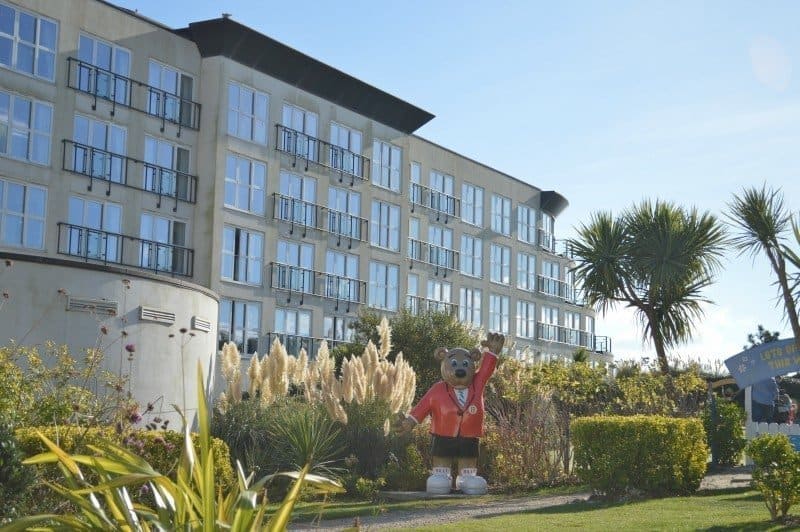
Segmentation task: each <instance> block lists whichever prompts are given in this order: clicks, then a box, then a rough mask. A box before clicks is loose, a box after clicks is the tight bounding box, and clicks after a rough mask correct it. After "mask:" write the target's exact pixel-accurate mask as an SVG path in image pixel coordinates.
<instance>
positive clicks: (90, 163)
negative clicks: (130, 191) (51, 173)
mask: <svg viewBox="0 0 800 532" xmlns="http://www.w3.org/2000/svg"><path fill="white" fill-rule="evenodd" d="M61 142H62V144H63V145H64V150H63V153H62V156H61V169H62V170H64V171H67V172H71V173H73V174H79V175H84V176H86V177H88V178H89V185H88V186H87V187H86V188H87V190H92V188H93V187H94V184H95V180H100V181H104V182H105V183H106V196H109V195H111V186H112V184H118V185H123V186H126V187H131V188H136V189H139V190H144V191H146V192H152V193H153V194H156V195H157V196H158V202H157V203H156V207H158V208H161V199H162V198H164V197H167V198H172V199H174V200H175V204H174V206H173V208H172V211H173V212H175V211H177V210H178V201H185V202H187V203H195V201H196V195H197V176H194V175H192V174H187V173H186V172H180V171H178V170H173V169H171V168H165V167H163V166H158V165H156V164H151V163H147V162H144V161H141V160H139V159H134V158H133V157H128V156H127V155H120V154H118V153H113V152H110V151H107V150H101V149H100V148H94V147H92V146H87V145H86V144H81V143H79V142H74V141H71V140H67V139H64V140H62V141H61ZM129 176H131V179H130V180H129V179H128V177H129ZM135 182H138V183H140V184H141V185H135V184H133V183H135Z"/></svg>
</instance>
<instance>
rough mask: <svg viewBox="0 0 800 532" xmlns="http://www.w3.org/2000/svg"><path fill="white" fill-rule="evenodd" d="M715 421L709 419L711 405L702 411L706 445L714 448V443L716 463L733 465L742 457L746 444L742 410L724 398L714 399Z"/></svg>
mask: <svg viewBox="0 0 800 532" xmlns="http://www.w3.org/2000/svg"><path fill="white" fill-rule="evenodd" d="M716 409H717V421H716V423H713V421H712V419H711V405H706V408H705V410H704V411H703V428H705V430H706V436H707V437H708V446H709V447H710V448H711V449H714V446H713V445H712V442H713V443H714V444H716V457H715V458H716V464H715V465H720V466H734V465H736V464H738V463H739V461H741V459H742V452H743V451H744V447H745V445H746V444H747V438H745V436H744V416H745V414H744V410H742V409H741V407H739V405H737V404H736V403H733V402H731V401H726V400H717V401H716Z"/></svg>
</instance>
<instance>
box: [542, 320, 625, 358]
mask: <svg viewBox="0 0 800 532" xmlns="http://www.w3.org/2000/svg"><path fill="white" fill-rule="evenodd" d="M536 331H537V333H536V338H537V339H538V340H544V341H545V342H555V343H558V344H566V345H569V346H573V347H584V348H586V349H588V350H589V351H592V352H595V353H610V352H611V338H609V337H608V336H595V335H594V334H593V333H590V332H587V331H581V330H578V329H570V328H568V327H563V326H561V325H551V324H548V323H541V322H538V323H537V324H536Z"/></svg>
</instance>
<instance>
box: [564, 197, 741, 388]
mask: <svg viewBox="0 0 800 532" xmlns="http://www.w3.org/2000/svg"><path fill="white" fill-rule="evenodd" d="M725 241H726V236H725V230H724V227H723V225H722V224H721V223H720V222H719V221H718V220H717V218H716V217H714V216H713V215H711V214H709V213H702V214H701V213H699V212H698V211H697V210H696V209H694V208H693V209H690V210H686V209H684V208H682V207H679V206H677V205H675V204H672V203H668V202H662V201H656V202H655V203H652V202H650V201H647V200H646V201H644V202H642V203H641V204H639V205H634V206H632V207H631V208H629V209H627V210H625V211H624V212H623V213H622V214H620V215H619V216H617V217H616V218H614V217H612V215H611V213H608V212H599V213H595V214H593V215H592V217H591V219H590V221H589V223H588V224H583V225H581V227H580V228H579V231H578V238H576V239H572V240H571V241H570V245H571V247H572V250H573V253H574V258H575V262H576V265H575V269H574V271H575V275H576V278H577V279H578V281H579V282H580V283H581V284H582V286H583V290H584V293H585V297H586V300H587V302H588V303H589V304H590V305H592V306H594V307H595V308H597V309H598V310H600V311H602V312H605V311H606V310H608V309H610V308H613V307H615V306H616V305H618V304H620V305H623V306H624V307H627V308H632V309H634V311H635V313H636V317H637V318H638V320H639V322H640V324H641V326H642V336H643V340H644V341H645V342H652V345H653V347H654V348H655V351H656V355H657V356H658V364H659V369H660V370H661V372H662V373H664V374H666V373H668V372H669V363H668V361H667V354H666V353H667V349H669V348H672V347H674V346H676V345H678V344H680V343H682V342H686V341H688V340H690V339H691V337H692V329H693V328H694V325H695V321H696V320H697V319H699V318H700V317H702V315H703V309H702V307H701V304H702V303H705V302H710V301H708V300H707V299H705V298H704V297H703V296H702V292H703V289H705V288H706V287H707V286H709V285H710V284H711V283H712V282H713V280H714V275H715V273H716V271H717V270H718V268H719V266H720V259H721V257H722V254H723V249H724V246H725Z"/></svg>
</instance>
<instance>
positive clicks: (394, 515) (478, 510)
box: [290, 467, 750, 531]
mask: <svg viewBox="0 0 800 532" xmlns="http://www.w3.org/2000/svg"><path fill="white" fill-rule="evenodd" d="M749 484H750V469H749V468H745V467H737V468H732V469H727V470H723V471H718V472H712V473H709V474H708V475H706V477H705V478H704V479H703V481H702V482H701V483H700V490H701V491H718V490H726V489H731V488H744V487H747V486H749ZM590 495H591V494H590V493H588V492H584V493H575V494H572V495H551V496H541V497H537V496H524V497H508V498H504V499H502V500H495V501H489V502H487V503H486V504H483V505H481V506H476V505H474V504H472V503H470V502H465V503H464V504H452V505H448V506H446V507H443V508H432V509H408V510H393V511H391V512H386V513H382V514H379V515H374V516H367V517H360V518H358V524H359V526H360V530H383V529H391V528H414V527H422V526H427V527H430V526H436V525H437V524H444V523H452V522H453V521H456V520H465V519H470V518H472V517H477V516H481V517H492V516H496V515H502V514H508V513H515V512H524V511H530V510H536V509H539V508H547V507H549V506H560V505H563V504H570V503H573V502H579V501H585V500H587V499H589V496H590ZM355 522H356V520H355V519H354V518H352V517H348V518H346V519H331V520H326V521H322V522H321V523H297V524H295V525H294V526H292V527H290V530H297V531H301V530H304V531H320V530H325V531H334V530H336V531H339V530H346V529H352V528H353V526H354V524H355Z"/></svg>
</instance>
